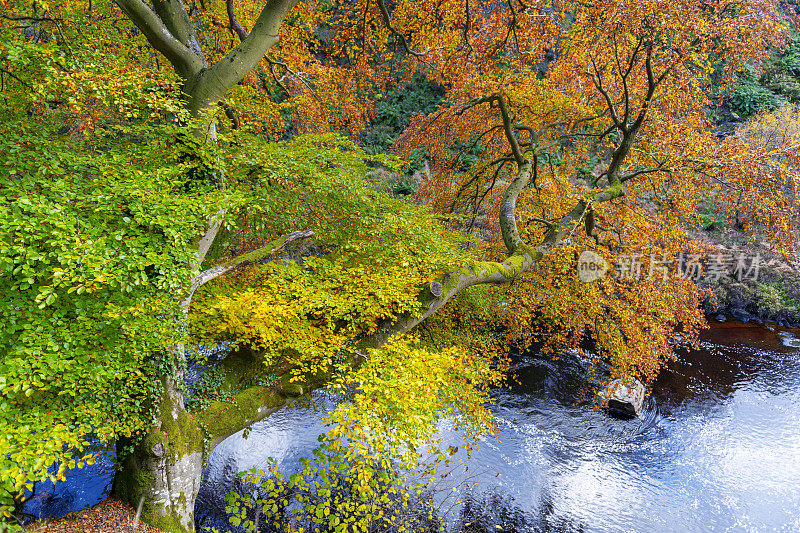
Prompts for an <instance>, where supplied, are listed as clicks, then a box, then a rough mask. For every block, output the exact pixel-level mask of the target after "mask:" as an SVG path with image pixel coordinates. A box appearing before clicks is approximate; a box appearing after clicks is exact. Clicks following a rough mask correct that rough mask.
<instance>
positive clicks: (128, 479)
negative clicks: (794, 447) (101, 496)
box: [114, 468, 153, 506]
mask: <svg viewBox="0 0 800 533" xmlns="http://www.w3.org/2000/svg"><path fill="white" fill-rule="evenodd" d="M152 484H153V476H152V475H151V474H150V473H149V472H147V471H145V470H141V469H136V468H123V469H121V470H120V471H119V472H118V474H117V479H116V481H115V483H114V492H115V493H116V495H117V496H118V497H119V498H120V499H121V500H123V501H126V502H128V503H130V504H131V505H134V506H135V505H137V504H138V499H139V498H140V497H141V495H142V494H144V492H145V490H147V488H148V487H150V486H151V485H152Z"/></svg>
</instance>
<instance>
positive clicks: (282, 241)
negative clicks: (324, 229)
mask: <svg viewBox="0 0 800 533" xmlns="http://www.w3.org/2000/svg"><path fill="white" fill-rule="evenodd" d="M313 236H314V231H313V230H310V229H307V230H300V231H294V232H292V233H290V234H288V235H285V236H283V237H279V238H278V239H275V240H274V241H272V242H270V243H269V244H267V245H266V246H263V247H261V248H259V249H257V250H253V251H252V252H248V253H246V254H243V255H240V256H239V257H234V258H233V259H231V260H230V261H228V262H226V263H223V264H221V265H217V266H215V267H213V268H209V269H208V270H204V271H203V272H201V273H200V274H198V275H197V276H195V278H194V279H193V280H192V285H191V288H190V290H189V296H188V298H191V297H192V295H193V294H194V293H195V292H197V289H199V288H200V287H202V286H203V285H205V284H206V283H208V282H209V281H211V280H213V279H216V278H218V277H220V276H224V275H225V274H228V273H230V272H232V271H233V270H235V269H237V268H239V267H243V266H247V265H252V264H253V263H257V262H259V261H261V260H262V259H266V258H267V257H270V256H272V255H273V254H275V253H277V252H279V251H280V250H282V249H283V247H284V246H286V245H287V244H289V243H290V242H292V241H297V240H301V239H307V238H309V237H313Z"/></svg>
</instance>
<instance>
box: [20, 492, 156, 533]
mask: <svg viewBox="0 0 800 533" xmlns="http://www.w3.org/2000/svg"><path fill="white" fill-rule="evenodd" d="M135 516H136V509H134V508H133V507H131V506H130V505H128V504H127V503H123V502H121V501H120V500H117V499H115V498H108V499H107V500H104V501H102V502H100V503H98V504H97V505H95V506H94V507H90V508H88V509H83V510H81V511H77V512H75V513H70V514H68V515H67V516H64V517H62V518H48V519H45V520H40V521H37V522H34V523H32V524H30V525H28V526H27V527H26V528H25V531H26V533H27V532H31V533H133V520H134V518H135ZM136 531H137V533H163V531H161V530H160V529H156V528H153V527H150V526H148V525H147V524H143V523H141V522H139V525H138V527H137V528H136Z"/></svg>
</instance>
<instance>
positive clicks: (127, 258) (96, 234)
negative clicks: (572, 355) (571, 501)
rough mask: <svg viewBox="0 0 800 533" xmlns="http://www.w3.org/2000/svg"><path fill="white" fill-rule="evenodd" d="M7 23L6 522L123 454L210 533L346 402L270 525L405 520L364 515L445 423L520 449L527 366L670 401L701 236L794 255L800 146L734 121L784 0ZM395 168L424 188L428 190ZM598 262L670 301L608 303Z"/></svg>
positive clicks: (270, 485)
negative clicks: (230, 455)
mask: <svg viewBox="0 0 800 533" xmlns="http://www.w3.org/2000/svg"><path fill="white" fill-rule="evenodd" d="M4 6H7V7H8V14H3V15H2V17H0V37H1V38H0V68H2V70H1V71H0V74H1V75H2V99H3V100H2V107H0V114H1V116H2V126H0V153H2V156H0V157H1V158H2V159H0V180H2V181H0V209H2V211H3V212H2V223H1V224H0V263H1V264H2V265H3V266H4V269H0V295H2V297H3V298H4V299H5V300H6V301H7V304H6V308H5V309H4V311H3V312H2V313H3V319H4V321H5V323H6V327H5V329H4V330H3V332H2V333H1V334H0V349H2V351H3V354H2V362H0V365H2V366H1V367H0V368H1V369H2V372H0V375H1V376H2V377H0V380H3V381H1V382H0V384H2V385H3V387H2V393H1V394H2V395H1V396H0V411H1V412H2V418H0V480H1V481H0V488H2V491H3V492H2V496H0V497H2V498H3V500H2V501H0V506H2V509H3V512H4V513H5V514H6V515H7V516H8V515H9V514H10V513H11V511H12V510H13V507H14V505H15V503H18V502H19V500H20V499H21V498H22V497H23V496H24V489H25V487H26V486H27V485H28V484H29V483H30V482H31V481H32V480H37V479H43V478H45V477H49V476H55V477H58V476H61V475H63V473H64V469H66V468H69V467H71V466H73V465H77V464H80V463H82V462H84V461H90V460H91V458H90V457H89V456H88V454H87V450H86V448H87V446H88V443H89V442H91V441H92V440H93V439H99V441H101V442H113V441H115V440H117V439H120V438H121V439H122V441H121V442H125V443H127V444H129V446H128V448H127V451H128V452H130V453H128V454H127V455H126V456H125V457H123V458H122V463H123V465H122V468H121V471H120V478H119V480H118V485H117V486H118V490H121V491H123V492H124V495H125V497H127V498H128V499H130V500H132V501H134V503H136V502H137V501H138V500H139V497H140V496H141V497H144V498H145V500H143V501H146V504H145V510H144V513H143V516H144V519H145V520H147V521H150V522H152V523H157V524H159V525H161V526H162V527H166V528H169V529H171V530H175V531H185V530H191V529H193V523H192V516H191V507H192V506H193V501H194V497H195V495H196V491H197V487H198V485H199V476H200V473H201V472H202V464H203V459H204V458H206V457H207V456H208V452H209V446H211V443H216V442H219V441H220V440H221V439H223V438H224V437H225V436H227V435H229V434H232V433H234V432H236V431H238V430H241V429H243V428H246V427H248V426H249V425H250V424H252V423H253V422H254V421H255V420H257V419H259V417H263V416H266V414H268V413H269V412H270V411H269V409H272V408H277V407H278V406H279V405H281V403H280V402H281V401H283V400H281V399H280V398H284V399H285V398H286V397H288V396H285V395H286V394H289V392H288V391H289V390H290V389H291V390H295V389H294V388H293V387H295V388H299V391H300V392H304V391H305V390H307V385H314V384H317V385H318V384H319V383H320V382H321V381H325V380H328V381H330V382H331V383H332V387H333V388H334V389H336V390H338V391H340V392H342V393H343V394H344V397H345V398H346V400H347V401H346V402H345V403H343V404H342V405H341V406H340V407H339V408H338V409H336V410H335V411H333V412H332V413H331V415H330V422H331V424H332V429H331V431H330V432H329V433H328V434H327V435H326V436H325V437H324V438H323V442H322V447H321V448H320V450H319V452H318V453H319V459H320V461H321V462H317V463H307V464H305V465H304V470H303V471H302V472H301V474H299V476H297V477H295V478H293V479H289V480H284V479H282V478H281V477H280V476H279V475H276V476H275V477H272V478H269V479H261V476H256V477H254V478H253V480H254V481H256V482H258V483H260V484H262V485H263V488H264V489H265V490H266V492H267V495H268V496H267V498H271V499H264V500H263V501H259V502H256V503H257V505H258V506H261V508H262V509H263V510H264V511H265V512H266V514H268V515H270V513H271V514H272V515H271V516H272V517H273V518H275V516H276V515H277V514H279V511H280V510H276V508H275V506H277V505H278V502H282V501H283V499H285V497H286V491H287V490H288V489H290V488H291V489H292V490H296V491H299V492H297V495H299V496H300V498H301V502H302V503H303V508H302V509H301V511H300V512H302V513H305V515H306V518H307V521H310V522H309V523H314V524H316V526H319V527H322V525H323V524H326V525H327V526H329V527H331V528H333V529H338V530H344V529H346V528H347V527H353V528H362V529H363V528H367V527H368V526H371V525H374V524H376V523H379V522H380V521H382V520H383V521H384V522H386V521H388V522H390V523H394V522H392V520H394V519H393V518H391V517H386V516H384V515H382V514H381V513H383V510H382V509H383V508H382V507H381V506H380V505H378V506H377V507H374V508H373V507H369V506H367V507H364V505H365V502H377V503H381V504H382V503H388V504H391V505H395V504H397V502H400V504H401V505H405V504H406V503H408V501H409V499H408V497H407V495H403V494H394V493H393V490H394V489H395V488H396V487H398V486H401V485H403V484H404V479H403V477H402V476H403V474H402V473H397V472H400V471H402V468H401V469H400V471H397V470H396V469H395V467H397V466H401V467H407V468H409V469H411V470H413V469H414V468H417V467H418V466H419V460H420V459H421V457H420V453H421V452H420V450H421V449H422V447H424V445H425V444H426V443H428V442H430V441H431V440H432V439H433V438H434V430H435V425H434V424H435V422H436V420H437V419H438V418H439V417H442V416H448V417H451V418H452V419H454V420H455V421H456V422H457V423H458V424H459V425H460V426H461V427H463V428H465V429H466V430H467V434H468V435H469V436H470V437H472V438H474V437H475V436H476V435H478V434H480V433H481V432H483V431H488V430H491V427H492V424H491V420H490V418H489V416H488V411H487V410H486V407H485V403H486V402H487V395H486V391H487V389H488V387H490V386H494V385H497V384H498V383H499V382H500V379H501V376H502V371H503V369H504V366H503V360H502V358H498V356H497V354H498V353H499V352H500V347H501V346H502V345H503V343H504V342H506V341H508V340H511V341H516V342H519V343H521V344H527V343H529V342H530V341H531V339H532V338H533V337H534V334H541V333H547V335H546V337H545V338H546V339H547V345H548V346H547V347H548V348H550V349H552V350H557V349H563V348H565V347H570V346H575V345H576V344H577V343H579V342H581V341H584V340H591V341H593V343H594V345H595V346H596V348H597V353H598V356H599V357H603V358H604V359H606V360H607V361H609V362H610V363H611V366H612V369H613V375H614V377H624V378H628V377H633V376H637V377H641V378H645V379H650V378H652V377H654V376H655V375H656V374H657V372H658V371H659V369H661V368H662V367H663V365H664V364H666V362H667V361H669V360H670V359H671V358H673V357H674V353H675V352H674V348H675V347H676V346H681V345H686V344H691V343H693V342H694V341H696V339H697V333H698V331H699V329H700V328H701V327H702V326H703V324H704V320H703V316H702V311H701V309H700V306H699V301H700V299H701V298H702V296H703V293H702V291H700V290H699V289H698V287H697V285H696V284H695V283H694V280H692V279H689V278H688V277H687V276H685V275H682V274H684V273H683V272H681V271H680V268H681V267H682V264H681V263H680V262H679V261H678V260H677V257H679V256H680V255H681V254H691V255H698V256H699V254H701V253H703V252H704V251H705V250H704V249H703V247H702V246H700V245H699V244H697V243H693V242H691V240H690V239H689V233H688V229H689V228H693V227H696V226H697V225H698V222H700V217H699V212H700V210H701V209H702V210H710V211H709V212H710V213H711V212H713V216H715V217H716V216H717V214H720V216H723V217H725V218H728V219H732V218H734V217H735V219H736V220H737V221H738V223H739V224H740V225H741V227H742V228H744V229H746V230H748V231H750V232H754V233H755V232H759V233H760V234H761V235H763V238H764V240H765V241H766V242H767V243H768V244H769V245H770V246H772V247H773V248H774V249H775V250H778V251H781V252H785V253H790V252H791V251H792V250H793V247H794V246H795V245H796V243H797V236H798V235H797V234H798V205H797V187H798V178H797V174H796V169H797V166H796V163H797V156H798V149H797V146H798V144H797V142H796V138H795V137H796V135H795V134H794V133H793V130H790V131H788V133H787V134H786V135H783V136H775V135H773V134H767V133H765V132H768V131H773V133H774V130H775V128H774V126H773V127H771V129H770V126H769V124H770V121H772V122H773V123H774V122H775V121H776V120H782V119H780V118H777V117H778V116H779V115H774V116H773V118H770V117H766V118H765V119H764V120H763V121H762V122H761V123H752V124H751V125H750V126H749V127H750V128H751V129H750V130H748V131H747V132H746V131H745V130H742V133H741V134H740V135H733V136H730V137H728V138H725V139H718V138H716V137H715V136H714V134H713V131H712V128H711V126H712V125H711V123H710V121H709V120H708V116H707V112H708V109H709V107H710V105H711V104H712V103H713V102H712V100H711V95H712V94H713V93H714V92H715V91H717V90H718V89H720V88H722V90H723V91H724V90H727V89H732V90H733V91H734V94H742V91H741V90H739V93H736V91H737V90H738V89H736V87H737V86H736V85H735V83H736V82H735V80H736V76H735V74H736V73H737V72H746V69H747V68H749V67H750V66H752V65H759V64H761V62H762V60H764V59H765V58H766V57H767V56H768V54H769V51H770V50H771V49H774V47H775V45H776V44H778V43H780V42H781V40H782V39H783V38H784V37H785V35H786V30H787V24H786V22H785V21H784V19H783V18H782V17H781V14H780V11H779V10H778V9H777V6H776V5H774V4H773V3H771V2H768V1H767V0H746V1H744V2H740V3H738V4H736V5H735V6H734V5H732V4H727V3H725V2H717V1H714V0H711V1H709V2H693V1H675V0H671V1H669V2H667V1H663V0H653V1H635V2H632V1H623V0H615V1H604V2H594V3H589V4H587V3H585V2H577V1H571V0H555V1H545V0H541V1H538V0H536V1H533V2H506V3H494V4H491V6H489V5H486V6H481V7H478V6H476V5H475V4H474V3H472V2H470V1H469V0H444V1H437V2H407V1H397V2H393V3H386V2H384V1H382V0H378V1H372V0H355V1H353V2H347V3H335V2H319V1H316V0H305V1H295V0H269V1H268V2H266V3H262V2H251V1H247V0H242V1H240V2H232V1H227V2H225V3H223V2H221V1H207V2H200V3H194V2H185V3H184V2H183V1H181V0H154V1H153V2H145V1H143V0H115V2H113V3H110V2H104V1H100V2H92V3H89V4H88V5H78V4H73V3H72V2H64V3H61V4H58V5H56V4H53V5H47V4H43V3H41V2H36V3H33V4H29V3H27V2H23V1H16V0H14V1H10V2H6V3H5V4H4ZM792 57H793V55H792V53H791V51H790V52H789V53H787V55H785V56H783V59H780V61H784V62H788V63H791V61H793V59H792ZM788 63H787V64H788ZM767 71H769V69H767ZM739 79H740V80H742V79H745V78H741V77H740V78H739ZM776 79H777V78H776ZM398 88H402V90H398ZM755 96H756V97H758V98H761V96H759V95H755ZM756 97H753V98H750V100H748V102H745V100H742V102H743V103H742V104H741V105H743V106H744V105H747V106H751V107H752V108H753V110H755V109H756V108H758V107H765V106H764V105H762V104H760V103H758V102H759V101H760V100H758V98H756ZM753 102H755V103H753ZM736 105H739V104H736ZM766 107H769V106H766ZM414 111H418V113H414ZM748 112H749V110H748ZM781 112H782V113H789V111H781ZM370 127H371V130H370V129H369V128H370ZM759 128H761V129H759ZM400 130H402V133H401V132H400ZM348 138H350V139H356V140H359V141H361V142H362V143H364V145H365V146H364V147H363V148H362V147H359V146H358V145H357V144H355V142H353V141H351V140H348ZM390 143H391V150H392V152H393V153H394V154H395V155H394V156H386V155H380V154H378V152H381V151H382V150H383V149H384V148H385V147H387V146H389V144H390ZM376 154H378V155H376ZM397 156H400V157H402V158H404V159H405V160H407V162H412V163H413V162H416V163H417V164H418V165H419V164H420V163H421V162H422V161H423V160H426V165H425V168H426V169H427V171H426V172H422V173H419V175H420V182H419V183H415V184H408V183H406V184H405V185H403V187H402V191H401V190H400V189H399V188H398V187H397V185H398V183H397V181H396V180H397V178H389V179H388V180H387V179H386V178H385V176H386V175H387V173H388V172H397V171H399V172H403V171H404V170H405V166H404V163H402V162H401V161H400V160H398V159H397ZM375 167H383V168H381V169H376V168H375ZM393 180H394V181H393ZM392 190H394V192H410V191H412V190H416V196H415V198H414V199H413V201H407V200H401V199H397V198H393V197H392V195H391V194H390V192H392ZM586 249H589V250H592V251H594V252H595V253H596V254H598V256H600V257H603V258H605V260H606V261H608V262H609V263H614V262H616V260H617V259H618V257H619V256H620V255H623V254H624V255H627V256H628V257H637V258H641V259H642V262H641V264H640V266H641V265H644V267H643V268H644V269H645V271H644V272H643V274H647V270H646V269H647V268H648V267H649V275H647V276H646V277H644V276H633V275H629V276H618V277H616V278H615V277H612V276H608V277H606V278H605V279H602V280H596V281H594V282H592V283H583V282H582V281H580V280H579V278H578V275H577V272H576V269H575V266H576V259H577V256H578V254H579V253H580V252H581V251H583V250H586ZM656 267H658V269H656ZM637 272H638V271H637ZM420 324H422V326H420ZM415 328H416V329H415ZM500 332H503V333H505V336H504V337H503V336H501V335H500ZM220 341H233V342H234V343H238V344H239V348H240V349H239V350H237V351H235V352H234V353H233V354H232V355H231V356H230V357H229V358H228V359H226V360H224V361H222V362H221V363H220V368H221V370H219V371H218V372H219V374H218V375H217V377H216V378H215V379H216V380H217V381H216V382H218V383H222V384H223V385H225V384H230V383H233V382H235V383H236V385H237V386H236V387H230V388H227V389H226V393H225V394H223V395H217V396H215V397H214V398H213V399H212V398H207V401H201V402H197V403H191V402H190V407H192V409H191V411H189V410H187V409H186V405H185V402H184V392H185V384H184V377H185V376H184V374H185V365H186V358H185V353H184V344H185V343H186V342H220ZM245 354H249V355H250V356H252V358H251V359H247V357H246V356H245ZM265 375H270V376H272V375H275V376H277V377H278V380H277V383H278V384H279V388H280V390H275V388H274V387H273V386H272V383H273V380H272V379H270V380H268V381H265V380H263V379H261V378H260V377H263V376H265ZM259 376H260V377H259ZM209 379H210V378H209ZM243 384H244V385H243ZM225 386H227V385H225ZM304 387H306V388H304ZM282 394H283V395H284V396H281V395H282ZM265 413H266V414H265ZM345 443H349V446H345ZM447 452H448V451H447V450H438V452H435V454H436V455H438V457H439V458H440V459H441V458H442V457H445V456H446V455H447ZM54 462H59V464H61V465H62V467H61V468H60V470H59V471H57V472H56V473H52V471H51V470H50V467H51V465H52V464H53V463H54ZM420 468H424V467H420ZM273 474H276V473H275V472H273ZM393 476H399V477H393ZM256 478H258V479H256ZM164 480H166V481H164ZM178 480H180V481H178ZM320 480H322V486H321V487H319V488H320V490H318V491H316V492H315V491H313V490H312V489H313V488H314V487H317V486H318V485H319V483H320ZM179 482H180V483H183V484H182V485H181V486H179V487H173V486H171V483H179ZM337 483H340V484H341V483H343V484H345V485H346V486H347V487H348V490H347V491H338V490H333V489H334V488H335V487H336V484H337ZM290 485H291V486H290ZM420 490H421V489H420ZM387 498H388V500H389V501H387ZM252 505H254V504H253V502H248V501H246V500H235V501H233V502H232V507H233V508H234V509H235V511H236V513H237V514H236V515H235V518H238V519H239V520H240V521H242V520H244V515H243V514H241V513H242V509H246V508H247V507H248V506H252ZM335 511H340V512H335ZM280 512H282V511H280Z"/></svg>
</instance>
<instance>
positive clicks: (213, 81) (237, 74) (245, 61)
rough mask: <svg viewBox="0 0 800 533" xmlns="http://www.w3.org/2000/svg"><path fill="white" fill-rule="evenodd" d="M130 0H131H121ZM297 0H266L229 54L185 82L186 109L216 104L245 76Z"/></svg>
mask: <svg viewBox="0 0 800 533" xmlns="http://www.w3.org/2000/svg"><path fill="white" fill-rule="evenodd" d="M120 1H133V0H120ZM297 2H298V0H268V2H267V3H266V5H265V6H264V8H263V9H262V10H261V14H260V15H259V16H258V19H257V20H256V22H255V24H253V28H252V29H251V30H250V33H249V34H248V35H247V37H245V39H244V40H243V41H242V42H241V43H239V44H238V45H237V46H236V47H234V48H233V49H232V50H231V51H230V52H228V54H227V55H226V56H225V57H223V58H222V59H220V60H219V61H217V62H216V63H214V64H213V65H211V66H210V67H209V68H207V69H205V70H203V71H201V72H198V73H197V74H196V75H194V76H192V77H191V78H190V79H188V80H187V82H186V87H185V89H184V90H185V91H186V93H187V94H188V95H189V110H190V111H191V112H192V113H193V114H195V115H196V114H198V113H199V112H200V111H201V110H203V109H205V108H206V107H208V106H210V105H213V104H215V103H216V102H217V101H219V100H220V99H221V98H222V97H223V95H224V94H225V93H226V92H227V91H228V89H230V88H231V87H232V86H233V85H235V84H236V83H238V82H240V81H241V80H242V79H244V77H245V75H246V74H247V73H248V72H250V71H251V70H252V69H253V68H254V67H255V66H256V65H257V64H258V63H259V62H260V61H261V58H263V57H264V55H265V54H266V53H267V51H268V50H269V49H270V48H272V46H273V45H275V44H276V43H277V42H278V38H279V37H278V34H279V31H280V27H281V24H282V23H283V20H284V18H286V15H287V14H288V13H289V11H290V10H291V9H292V8H293V7H294V6H295V5H296V4H297Z"/></svg>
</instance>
